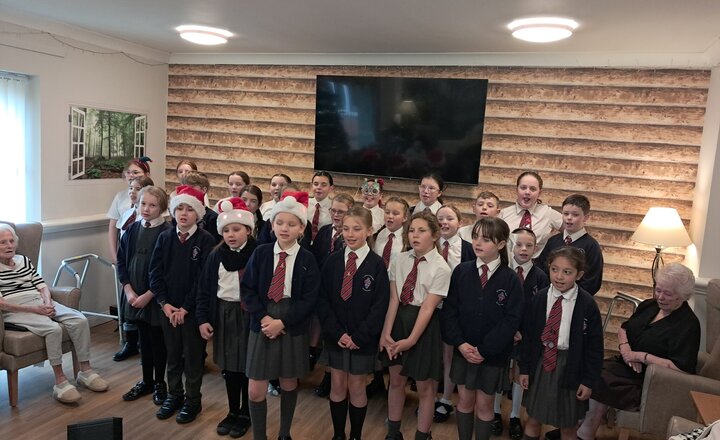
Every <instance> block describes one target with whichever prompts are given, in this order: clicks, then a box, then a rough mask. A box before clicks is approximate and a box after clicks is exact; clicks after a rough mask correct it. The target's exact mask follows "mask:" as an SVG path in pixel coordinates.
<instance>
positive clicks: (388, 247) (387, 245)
mask: <svg viewBox="0 0 720 440" xmlns="http://www.w3.org/2000/svg"><path fill="white" fill-rule="evenodd" d="M393 238H395V233H393V232H391V233H390V235H388V240H387V243H385V247H384V248H383V254H382V258H383V262H384V263H385V267H390V254H391V253H392V247H393Z"/></svg>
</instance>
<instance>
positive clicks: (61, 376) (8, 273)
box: [0, 224, 108, 403]
mask: <svg viewBox="0 0 720 440" xmlns="http://www.w3.org/2000/svg"><path fill="white" fill-rule="evenodd" d="M17 243H18V237H17V234H15V230H14V229H13V228H12V227H11V226H10V225H7V224H0V312H1V313H2V315H3V319H4V321H5V322H6V323H9V324H14V325H17V326H20V327H23V328H25V329H27V330H29V331H31V332H32V333H34V334H36V335H38V336H43V337H44V338H45V346H46V349H47V354H48V360H49V361H50V365H51V366H52V368H53V372H54V373H55V386H54V387H53V397H55V398H56V399H57V400H59V401H60V402H63V403H73V402H77V401H78V400H80V398H81V396H80V393H79V392H78V390H77V389H76V388H75V386H73V385H72V384H71V383H70V382H68V380H67V378H66V377H65V373H63V368H62V345H61V344H62V328H61V326H60V325H59V324H58V323H62V324H63V326H64V327H65V328H66V329H67V331H68V334H69V335H70V339H71V340H72V342H73V345H74V346H75V351H76V352H77V357H78V360H79V362H80V370H81V371H80V373H79V374H78V377H77V381H76V382H77V384H79V385H83V386H85V387H86V388H88V389H90V390H92V391H105V390H107V389H108V384H107V382H105V380H103V379H102V378H101V377H100V376H99V375H98V374H97V373H95V372H93V371H92V369H91V368H90V326H89V325H88V321H87V319H86V318H85V316H84V315H83V314H82V313H80V312H78V311H77V310H74V309H71V308H69V307H65V306H64V305H62V304H59V303H55V302H53V300H52V299H51V298H50V291H49V290H48V287H47V285H46V284H45V282H44V281H43V279H42V278H41V277H40V275H39V274H38V273H37V271H36V270H35V267H34V266H33V264H32V263H31V262H30V260H29V259H28V258H27V257H24V256H22V255H17V254H16V253H15V250H16V249H17Z"/></svg>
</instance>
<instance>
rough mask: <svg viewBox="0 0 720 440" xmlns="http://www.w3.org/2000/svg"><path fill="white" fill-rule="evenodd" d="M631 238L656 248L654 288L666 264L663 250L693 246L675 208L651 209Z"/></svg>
mask: <svg viewBox="0 0 720 440" xmlns="http://www.w3.org/2000/svg"><path fill="white" fill-rule="evenodd" d="M630 238H631V239H632V240H634V241H637V242H639V243H645V244H649V245H652V246H654V247H655V259H654V260H653V265H652V278H653V287H654V286H655V275H656V274H657V271H658V269H659V268H660V265H661V264H664V262H663V259H662V254H661V252H662V250H663V249H665V248H669V247H685V246H689V245H691V244H692V240H690V236H689V235H688V233H687V231H686V230H685V225H684V224H683V222H682V219H681V218H680V214H678V212H677V210H676V209H675V208H660V207H653V208H650V209H649V210H648V212H647V214H645V217H644V218H643V220H642V222H640V226H638V228H637V229H636V230H635V233H634V234H633V235H632V237H630Z"/></svg>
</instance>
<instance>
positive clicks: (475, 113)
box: [315, 75, 488, 184]
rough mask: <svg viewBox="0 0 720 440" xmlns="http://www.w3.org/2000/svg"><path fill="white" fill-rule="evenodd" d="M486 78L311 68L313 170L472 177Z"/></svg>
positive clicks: (449, 179)
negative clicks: (314, 76)
mask: <svg viewBox="0 0 720 440" xmlns="http://www.w3.org/2000/svg"><path fill="white" fill-rule="evenodd" d="M487 87H488V81H487V80H486V79H449V78H387V77H354V76H327V75H318V77H317V90H316V92H317V95H316V109H315V169H316V170H325V171H331V172H332V171H335V172H341V173H350V174H362V175H370V176H378V177H389V178H393V177H396V178H408V179H419V178H420V177H421V176H422V175H424V174H426V173H429V172H434V173H437V174H440V176H442V177H443V179H445V181H447V182H455V183H467V184H477V183H478V172H479V168H480V151H481V148H482V135H483V122H484V119H485V101H486V98H487Z"/></svg>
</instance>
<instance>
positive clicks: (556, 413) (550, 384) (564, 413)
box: [523, 350, 588, 428]
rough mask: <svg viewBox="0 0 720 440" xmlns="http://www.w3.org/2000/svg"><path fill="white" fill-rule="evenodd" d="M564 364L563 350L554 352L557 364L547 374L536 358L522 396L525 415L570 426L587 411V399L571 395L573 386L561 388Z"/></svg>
mask: <svg viewBox="0 0 720 440" xmlns="http://www.w3.org/2000/svg"><path fill="white" fill-rule="evenodd" d="M566 364H567V350H559V351H558V360H557V367H556V368H555V370H554V371H551V372H549V373H548V372H546V371H545V370H543V367H542V360H540V362H538V366H537V370H536V371H535V375H534V376H533V378H532V384H531V385H530V389H529V390H528V392H526V393H525V396H524V398H523V405H524V406H525V408H526V409H527V412H528V415H529V416H530V417H533V418H534V419H536V420H538V421H539V422H540V423H542V424H545V425H553V426H557V427H558V428H571V427H574V426H577V423H578V421H580V419H582V418H583V417H585V413H586V412H587V410H588V401H587V400H585V401H581V400H578V399H577V397H575V394H576V393H577V389H569V388H563V387H562V379H563V375H564V372H565V365H566Z"/></svg>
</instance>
